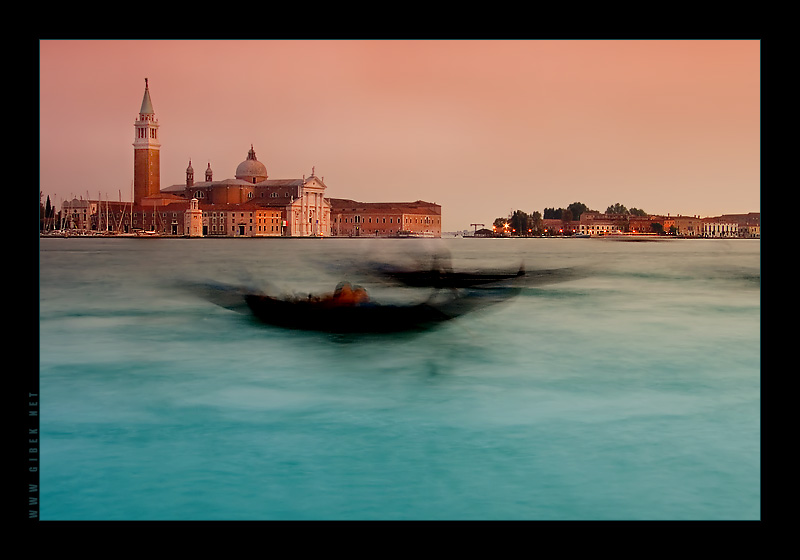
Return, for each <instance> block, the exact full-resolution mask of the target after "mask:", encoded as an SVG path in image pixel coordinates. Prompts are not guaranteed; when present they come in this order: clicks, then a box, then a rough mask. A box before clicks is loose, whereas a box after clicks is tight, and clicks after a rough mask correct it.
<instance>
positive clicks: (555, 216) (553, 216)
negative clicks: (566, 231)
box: [544, 208, 564, 220]
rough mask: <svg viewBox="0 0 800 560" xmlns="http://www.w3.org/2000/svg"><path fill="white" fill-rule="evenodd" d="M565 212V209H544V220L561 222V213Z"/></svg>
mask: <svg viewBox="0 0 800 560" xmlns="http://www.w3.org/2000/svg"><path fill="white" fill-rule="evenodd" d="M563 211H564V209H563V208H558V209H556V208H545V209H544V219H545V220H560V219H561V213H562V212H563Z"/></svg>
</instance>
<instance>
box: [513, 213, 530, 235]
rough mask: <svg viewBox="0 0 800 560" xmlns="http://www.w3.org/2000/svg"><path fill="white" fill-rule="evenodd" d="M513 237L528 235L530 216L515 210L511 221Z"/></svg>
mask: <svg viewBox="0 0 800 560" xmlns="http://www.w3.org/2000/svg"><path fill="white" fill-rule="evenodd" d="M509 224H510V228H511V235H528V214H526V213H525V212H523V211H522V210H514V212H513V213H512V214H511V219H510V220H509Z"/></svg>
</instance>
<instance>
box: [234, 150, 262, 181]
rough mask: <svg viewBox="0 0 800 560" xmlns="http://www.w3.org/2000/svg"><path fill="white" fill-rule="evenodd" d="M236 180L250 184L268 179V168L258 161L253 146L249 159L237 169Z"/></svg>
mask: <svg viewBox="0 0 800 560" xmlns="http://www.w3.org/2000/svg"><path fill="white" fill-rule="evenodd" d="M236 178H237V179H240V180H242V181H247V182H248V183H258V182H259V181H264V180H266V179H267V167H266V166H265V165H264V164H263V163H261V162H260V161H258V160H257V159H256V152H255V150H253V146H250V151H249V152H247V159H246V160H244V161H243V162H242V163H240V164H239V166H238V167H237V168H236Z"/></svg>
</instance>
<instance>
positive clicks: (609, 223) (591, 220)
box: [578, 211, 628, 237]
mask: <svg viewBox="0 0 800 560" xmlns="http://www.w3.org/2000/svg"><path fill="white" fill-rule="evenodd" d="M627 228H628V216H626V215H623V214H603V213H600V212H597V211H587V212H583V213H582V214H581V219H580V221H579V225H578V233H579V234H580V235H589V236H592V237H597V236H603V235H612V234H618V233H622V232H624V231H626V230H627Z"/></svg>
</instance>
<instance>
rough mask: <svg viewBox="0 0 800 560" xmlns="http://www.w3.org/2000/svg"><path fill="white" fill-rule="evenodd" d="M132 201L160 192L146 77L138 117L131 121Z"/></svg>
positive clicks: (155, 131)
mask: <svg viewBox="0 0 800 560" xmlns="http://www.w3.org/2000/svg"><path fill="white" fill-rule="evenodd" d="M133 126H134V129H135V138H134V141H133V202H134V204H140V203H141V201H142V199H143V198H144V197H147V196H157V195H159V194H160V193H161V168H160V157H159V155H160V148H161V144H160V143H159V141H158V119H157V118H156V115H155V112H154V111H153V103H152V101H151V100H150V89H149V86H148V84H147V78H145V79H144V97H143V98H142V108H141V109H140V110H139V118H138V119H137V121H136V122H135V123H133Z"/></svg>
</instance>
